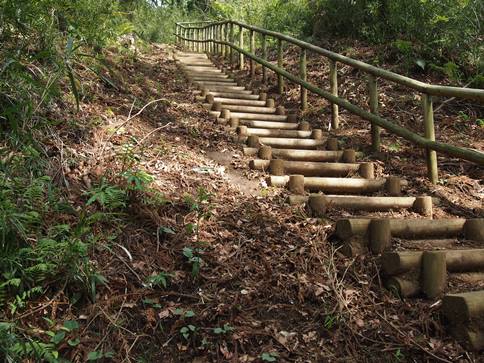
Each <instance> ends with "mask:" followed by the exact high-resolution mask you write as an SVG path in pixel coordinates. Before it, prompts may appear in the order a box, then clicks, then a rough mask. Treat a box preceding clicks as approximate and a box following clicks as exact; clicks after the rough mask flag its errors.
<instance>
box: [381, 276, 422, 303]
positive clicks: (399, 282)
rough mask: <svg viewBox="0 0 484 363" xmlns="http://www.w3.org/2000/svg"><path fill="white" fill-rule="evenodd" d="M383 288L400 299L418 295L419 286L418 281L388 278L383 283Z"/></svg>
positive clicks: (397, 277)
mask: <svg viewBox="0 0 484 363" xmlns="http://www.w3.org/2000/svg"><path fill="white" fill-rule="evenodd" d="M385 287H386V288H387V289H388V290H389V291H391V292H392V293H394V294H395V295H396V296H398V297H400V298H402V297H414V296H417V295H419V294H420V284H419V282H418V281H415V280H410V279H406V278H404V277H400V276H392V277H390V278H388V279H387V280H386V281H385Z"/></svg>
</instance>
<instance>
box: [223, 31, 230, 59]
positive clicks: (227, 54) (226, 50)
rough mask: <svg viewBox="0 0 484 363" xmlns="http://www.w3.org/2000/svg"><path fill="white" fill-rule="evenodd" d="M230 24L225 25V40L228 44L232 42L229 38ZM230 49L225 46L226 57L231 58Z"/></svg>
mask: <svg viewBox="0 0 484 363" xmlns="http://www.w3.org/2000/svg"><path fill="white" fill-rule="evenodd" d="M229 31H230V30H229V24H228V23H225V24H224V40H225V41H226V42H230V37H229ZM230 49H231V48H230V47H229V46H228V45H225V57H227V58H228V57H230Z"/></svg>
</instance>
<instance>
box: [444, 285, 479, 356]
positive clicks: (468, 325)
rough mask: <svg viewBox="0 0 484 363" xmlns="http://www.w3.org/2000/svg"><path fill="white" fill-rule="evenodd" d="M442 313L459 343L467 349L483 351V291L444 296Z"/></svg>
mask: <svg viewBox="0 0 484 363" xmlns="http://www.w3.org/2000/svg"><path fill="white" fill-rule="evenodd" d="M442 312H443V315H444V317H445V318H446V320H447V321H448V322H449V323H450V331H451V333H452V335H453V336H454V337H455V338H456V339H457V340H458V341H459V342H461V343H463V345H464V346H466V347H467V348H468V349H472V350H476V351H478V350H482V349H484V290H479V291H473V292H466V293H461V294H448V295H446V296H444V298H443V299H442Z"/></svg>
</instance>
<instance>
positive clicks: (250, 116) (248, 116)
mask: <svg viewBox="0 0 484 363" xmlns="http://www.w3.org/2000/svg"><path fill="white" fill-rule="evenodd" d="M229 116H230V117H228V118H238V119H239V120H256V121H279V122H281V121H286V120H287V115H273V114H264V113H248V112H230V113H229Z"/></svg>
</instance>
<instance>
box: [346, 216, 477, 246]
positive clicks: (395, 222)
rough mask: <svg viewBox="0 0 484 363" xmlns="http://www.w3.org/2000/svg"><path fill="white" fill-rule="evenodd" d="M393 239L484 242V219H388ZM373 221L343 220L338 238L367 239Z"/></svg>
mask: <svg viewBox="0 0 484 363" xmlns="http://www.w3.org/2000/svg"><path fill="white" fill-rule="evenodd" d="M387 220H388V223H389V228H390V233H391V236H392V237H397V238H403V239H423V238H451V237H459V236H461V235H463V236H464V238H465V239H468V240H472V241H484V239H482V236H481V235H480V234H479V231H480V230H481V228H484V219H483V218H480V219H467V220H466V219H462V218H453V219H431V220H428V219H387ZM371 222H372V219H359V218H352V219H341V220H339V221H337V222H336V236H337V237H338V238H340V239H347V238H350V237H353V236H362V237H367V236H368V232H369V227H370V223H371Z"/></svg>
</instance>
